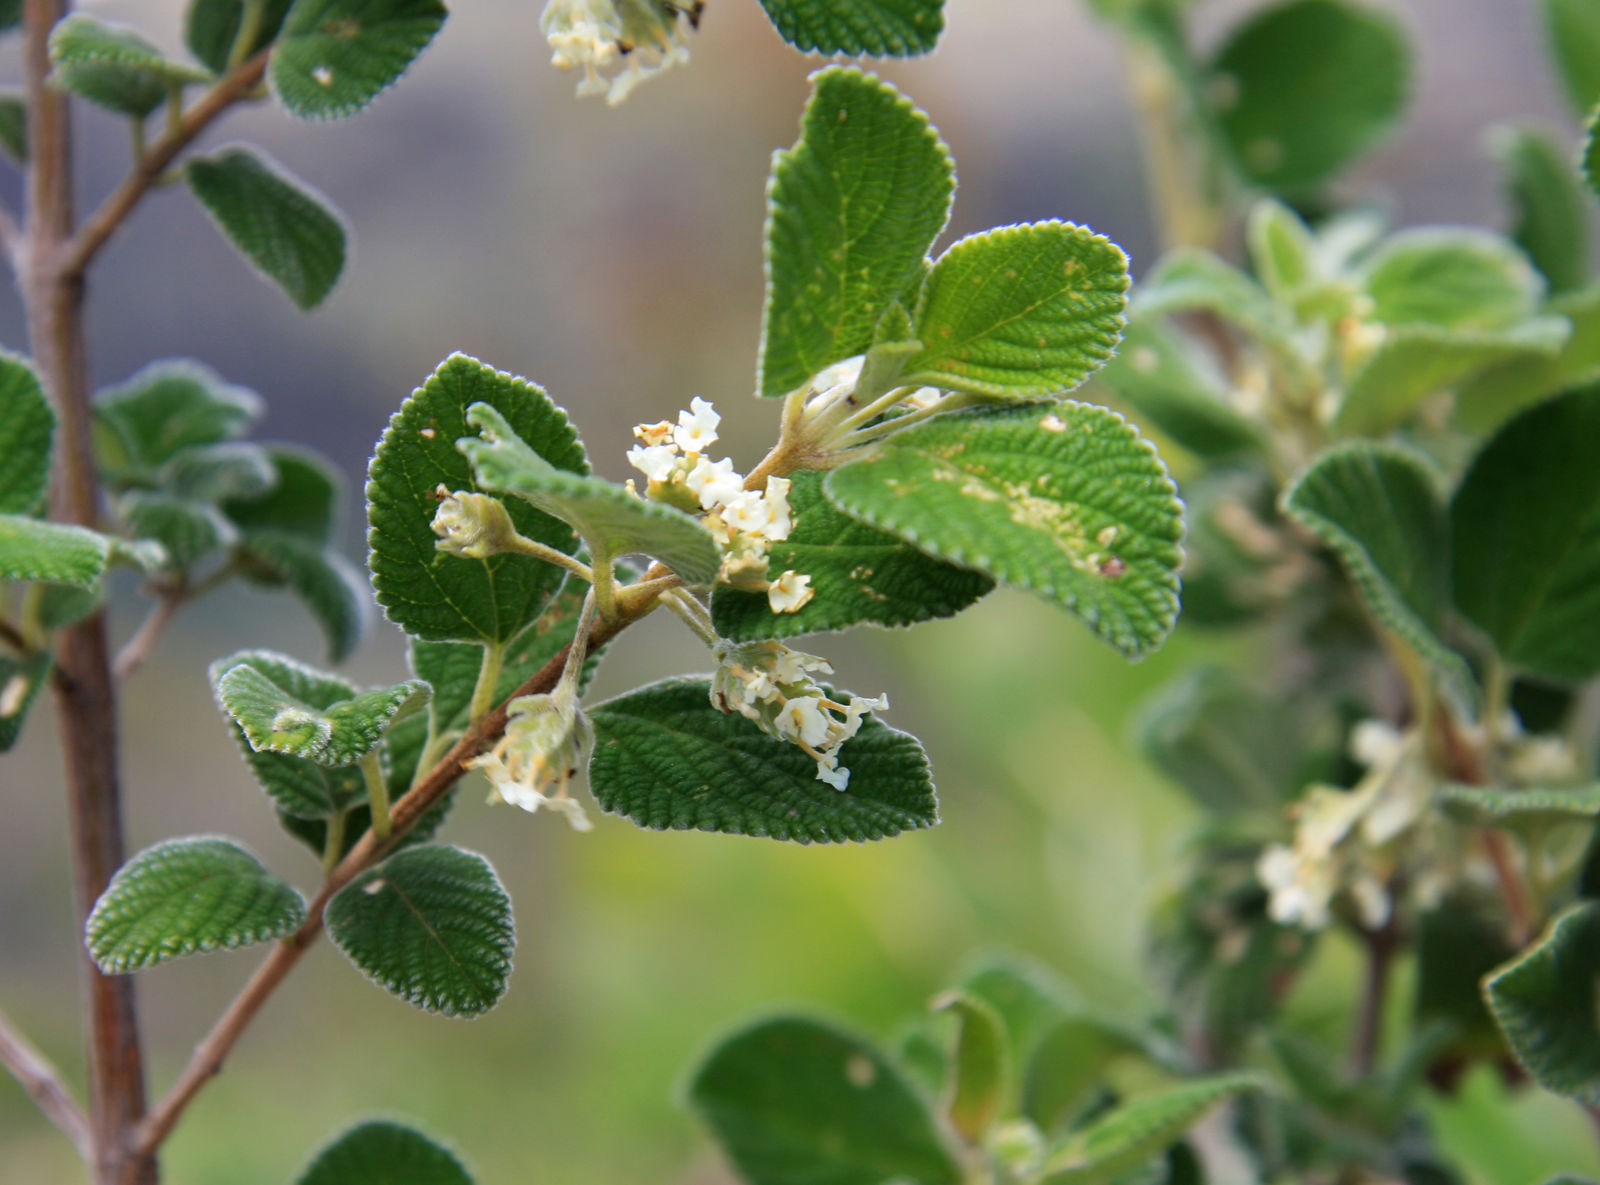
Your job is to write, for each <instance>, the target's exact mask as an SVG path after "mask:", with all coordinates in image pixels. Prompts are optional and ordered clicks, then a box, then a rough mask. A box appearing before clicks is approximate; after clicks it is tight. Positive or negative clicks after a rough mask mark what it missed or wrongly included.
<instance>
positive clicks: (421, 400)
mask: <svg viewBox="0 0 1600 1185" xmlns="http://www.w3.org/2000/svg"><path fill="white" fill-rule="evenodd" d="M474 403H487V404H489V405H491V406H492V407H493V408H494V409H495V410H496V411H498V412H499V413H500V414H501V415H502V416H504V417H505V419H506V423H507V424H509V425H510V427H511V429H512V431H514V432H515V433H516V434H517V435H518V436H519V437H521V438H522V439H523V440H524V441H525V442H527V444H528V445H529V446H530V447H532V449H533V450H534V451H535V452H536V453H538V454H539V455H540V456H541V457H543V458H544V459H545V460H546V461H549V462H550V463H551V464H552V465H554V466H555V467H556V468H558V469H565V470H567V471H568V472H571V473H576V474H578V475H580V476H583V475H586V474H587V473H588V472H589V463H588V460H587V459H586V458H585V456H584V451H583V446H582V445H581V444H579V443H578V434H577V433H576V432H575V431H574V430H573V428H572V426H571V424H569V423H568V422H567V415H566V412H564V411H562V410H561V409H560V408H558V407H557V406H556V405H555V404H553V403H551V402H550V399H549V397H548V396H546V395H545V393H544V392H543V391H542V390H540V389H539V388H538V387H536V386H534V385H533V384H532V383H530V382H528V381H527V380H526V379H519V378H514V377H513V376H511V375H509V374H505V373H503V372H501V371H497V370H495V369H494V368H493V367H490V366H485V365H484V364H483V363H481V362H479V361H478V360H477V359H475V358H468V357H467V356H466V355H464V354H453V355H451V356H450V357H449V358H447V359H445V361H444V362H443V363H442V364H441V365H440V367H439V369H438V370H436V371H435V372H434V373H433V375H432V376H431V377H430V378H429V379H428V381H427V382H426V383H425V384H423V386H422V387H421V388H420V389H419V390H417V391H416V392H414V393H413V394H412V395H411V397H410V398H409V399H407V400H406V401H405V402H404V403H403V404H401V405H400V410H399V411H398V412H396V413H395V414H394V416H393V417H392V418H391V419H390V420H389V427H388V428H387V429H386V430H385V431H384V434H383V439H382V440H380V441H379V442H378V451H377V455H376V456H374V457H373V459H372V464H371V465H370V466H369V467H368V469H367V526H368V530H367V542H368V544H369V545H370V547H371V549H372V554H371V558H370V560H369V565H370V567H371V569H372V585H373V588H374V589H375V590H376V591H377V595H378V603H379V604H380V605H382V606H383V609H384V612H385V613H386V614H387V615H388V617H389V620H391V621H393V622H394V623H395V624H396V625H398V626H399V627H400V628H401V629H403V630H405V632H406V633H408V634H410V635H411V636H413V637H418V638H425V639H427V640H428V641H432V642H476V641H504V640H506V639H508V638H512V637H515V636H516V635H517V634H518V633H520V632H521V631H522V629H523V627H525V626H526V625H528V623H529V622H531V621H533V620H534V619H535V618H537V617H538V616H539V614H540V612H541V611H542V610H543V608H544V606H545V604H546V603H547V602H548V600H549V598H550V595H551V594H552V593H553V592H554V591H555V590H556V588H557V587H558V586H559V585H560V583H561V581H562V578H563V576H564V575H565V574H564V573H563V572H562V570H561V569H560V568H557V567H555V566H554V565H553V564H547V563H545V562H544V561H543V560H535V559H530V558H529V557H527V556H519V555H497V556H492V557H491V558H489V559H487V560H471V559H466V558H464V557H462V556H455V555H446V554H445V553H444V552H441V551H440V550H438V548H437V547H435V546H434V545H435V544H436V543H437V542H438V536H436V535H435V534H434V533H433V526H432V524H433V515H434V511H435V510H437V509H438V501H437V495H436V492H435V491H436V490H437V489H438V487H439V486H441V485H442V486H444V487H445V489H446V490H450V491H453V492H454V491H461V490H468V491H477V488H478V487H477V486H476V485H475V484H474V483H473V480H472V466H471V464H470V462H468V460H467V459H466V457H464V456H462V455H461V453H460V452H459V451H458V450H457V449H456V441H457V440H459V439H460V438H461V437H463V436H466V435H467V434H468V428H467V419H466V416H467V408H468V407H470V406H471V405H472V404H474ZM506 509H507V511H508V512H509V513H510V515H511V521H512V523H513V524H514V525H515V526H516V528H517V530H518V531H519V532H521V533H522V534H523V535H526V536H527V537H528V538H530V539H534V540H536V541H538V542H540V543H544V544H548V545H549V546H551V547H554V548H556V549H557V550H558V551H565V552H571V551H573V550H574V549H575V548H576V547H577V543H578V541H577V537H576V536H575V535H574V534H573V532H572V529H571V528H570V527H568V526H567V525H566V524H565V523H563V522H561V521H560V520H559V519H555V518H552V517H551V516H550V515H547V514H545V513H544V512H543V511H542V510H537V509H535V508H534V507H533V506H532V505H531V504H528V503H524V502H522V501H520V500H518V501H516V502H514V503H512V504H509V505H507V507H506Z"/></svg>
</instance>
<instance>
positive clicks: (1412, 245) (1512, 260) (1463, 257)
mask: <svg viewBox="0 0 1600 1185" xmlns="http://www.w3.org/2000/svg"><path fill="white" fill-rule="evenodd" d="M1361 283H1362V288H1363V290H1364V291H1365V293H1366V294H1367V295H1368V296H1369V297H1371V298H1372V313H1371V317H1372V319H1373V320H1374V321H1380V322H1382V323H1383V324H1385V325H1430V326H1435V327H1437V328H1440V329H1455V330H1492V329H1505V328H1507V327H1508V326H1511V325H1515V324H1516V323H1517V322H1519V321H1521V320H1523V319H1525V318H1526V317H1528V316H1530V315H1532V314H1533V312H1534V311H1535V309H1536V308H1537V306H1538V302H1539V298H1540V296H1541V295H1542V294H1543V292H1544V281H1543V279H1542V278H1541V277H1540V276H1539V274H1538V273H1537V272H1536V271H1534V270H1533V266H1532V265H1531V264H1530V263H1529V262H1528V259H1527V256H1525V255H1523V254H1522V252H1520V251H1518V250H1517V249H1516V248H1515V247H1513V246H1512V245H1511V244H1510V243H1509V242H1507V241H1506V240H1505V239H1503V238H1501V237H1500V236H1499V235H1496V234H1491V233H1490V232H1488V231H1481V230H1471V229H1465V228H1448V229H1444V228H1438V227H1421V228H1417V229H1414V230H1406V231H1401V232H1400V233H1399V234H1396V235H1391V236H1390V237H1389V238H1388V239H1386V240H1385V241H1384V243H1383V245H1382V246H1381V247H1379V248H1378V249H1377V250H1376V251H1375V252H1373V254H1372V257H1371V259H1369V260H1368V261H1367V263H1366V265H1365V267H1364V268H1363V275H1362V277H1361Z"/></svg>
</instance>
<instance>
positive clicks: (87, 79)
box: [50, 13, 211, 119]
mask: <svg viewBox="0 0 1600 1185" xmlns="http://www.w3.org/2000/svg"><path fill="white" fill-rule="evenodd" d="M50 63H51V66H52V67H53V69H52V70H51V72H50V81H51V83H52V84H54V85H55V86H57V87H60V88H61V89H62V90H66V91H71V92H72V93H73V94H75V95H79V96H81V97H82V98H85V99H88V100H89V101H90V102H91V103H97V104H99V105H100V106H101V107H106V108H109V109H110V110H112V111H115V112H117V113H118V114H121V115H128V116H132V117H134V118H135V119H143V118H144V117H145V116H147V115H149V114H150V113H151V112H152V111H154V110H155V109H156V108H157V107H159V106H161V104H162V103H164V102H166V100H167V92H168V91H169V90H172V89H175V88H182V87H183V86H185V85H187V84H189V83H194V82H209V81H210V80H211V75H210V74H208V73H206V72H205V71H204V70H196V69H195V68H194V67H192V66H185V65H183V64H182V63H181V62H174V61H170V60H169V59H167V58H166V57H165V56H164V55H163V54H162V53H161V51H160V50H159V49H157V48H156V47H155V46H154V45H152V44H150V42H148V41H146V40H145V39H144V37H142V36H141V35H140V34H139V33H138V32H136V31H135V30H133V29H131V28H129V27H127V26H126V25H118V24H111V23H109V22H104V21H99V20H96V19H95V18H94V17H92V16H86V15H84V14H83V13H73V14H72V15H70V16H68V17H67V18H66V19H64V20H62V21H61V22H60V23H59V24H57V25H56V27H55V28H53V29H51V30H50Z"/></svg>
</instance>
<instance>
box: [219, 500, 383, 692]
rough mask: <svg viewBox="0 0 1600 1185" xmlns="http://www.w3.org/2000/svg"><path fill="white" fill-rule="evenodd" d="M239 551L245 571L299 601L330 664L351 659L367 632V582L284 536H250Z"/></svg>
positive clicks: (326, 553) (346, 565) (308, 544)
mask: <svg viewBox="0 0 1600 1185" xmlns="http://www.w3.org/2000/svg"><path fill="white" fill-rule="evenodd" d="M240 550H241V558H242V560H243V562H244V563H245V565H246V568H247V571H249V572H250V573H251V574H252V575H254V576H255V577H256V578H257V579H265V580H267V581H270V582H272V583H282V584H286V585H288V586H289V588H291V589H292V590H293V591H294V593H295V595H296V596H298V597H299V598H300V600H301V603H303V604H304V605H305V607H306V608H307V609H308V610H309V611H310V613H311V616H312V617H313V618H314V619H315V620H316V622H317V625H318V626H320V627H321V629H322V636H323V637H324V638H325V639H326V640H327V644H328V661H329V662H341V661H343V660H344V659H345V658H347V657H349V655H350V653H351V652H352V651H354V650H355V648H356V646H357V645H358V644H359V643H360V641H361V636H362V634H363V633H364V632H365V631H366V626H367V615H368V612H369V605H370V602H369V601H368V599H367V598H368V595H369V594H368V590H367V585H366V582H365V581H364V580H362V579H361V575H360V573H358V572H357V571H356V570H355V568H354V567H353V566H352V565H351V563H350V561H349V560H347V559H345V558H344V556H342V555H340V554H339V553H338V552H337V551H334V550H333V549H332V548H330V547H323V546H320V545H318V544H316V543H313V542H312V541H311V540H309V539H307V538H305V537H304V536H303V535H297V534H291V533H290V532H288V531H276V530H257V531H249V532H247V533H246V534H245V537H244V540H243V543H242V545H241V549H240Z"/></svg>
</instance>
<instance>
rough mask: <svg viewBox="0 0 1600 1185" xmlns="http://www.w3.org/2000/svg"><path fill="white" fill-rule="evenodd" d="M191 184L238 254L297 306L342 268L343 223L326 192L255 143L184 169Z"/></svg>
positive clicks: (313, 302) (305, 304)
mask: <svg viewBox="0 0 1600 1185" xmlns="http://www.w3.org/2000/svg"><path fill="white" fill-rule="evenodd" d="M183 175H184V179H185V180H186V181H188V183H189V189H190V190H191V191H192V192H193V193H194V196H195V197H196V198H197V199H199V201H200V204H201V205H202V206H204V207H205V208H206V213H208V214H210V215H211V217H212V219H213V220H214V221H215V222H216V224H217V226H218V228H219V229H220V230H221V231H222V233H223V234H224V235H226V236H227V237H228V240H229V242H231V243H232V244H233V245H234V246H235V247H237V248H238V249H239V251H240V253H241V254H242V255H244V257H245V258H246V259H248V260H249V261H250V262H251V263H252V264H253V265H255V267H256V269H257V270H259V271H260V272H261V274H262V275H264V276H265V277H266V278H267V279H269V280H271V281H272V282H273V283H275V284H276V285H278V287H280V288H282V289H283V291H284V294H285V295H287V296H288V298H289V299H290V300H292V301H293V302H294V304H295V307H296V308H298V309H301V310H309V309H314V308H316V307H317V306H318V305H319V304H321V303H322V301H323V299H324V298H325V297H326V296H327V295H328V293H329V292H331V291H332V290H333V286H334V284H335V283H336V282H337V281H338V279H339V273H340V272H341V271H343V270H344V257H345V238H346V231H345V227H344V222H343V221H342V220H341V219H340V217H339V215H338V214H337V213H336V212H335V211H334V210H333V209H332V207H331V206H330V205H329V204H328V201H327V199H326V198H324V197H323V196H322V195H321V194H319V193H317V192H315V191H314V190H312V189H310V188H309V187H307V186H306V185H305V183H304V182H302V181H300V180H299V179H297V178H295V177H293V176H291V175H290V174H289V173H288V172H287V171H286V170H285V169H284V168H283V166H282V165H280V164H278V162H277V161H275V160H273V159H272V158H271V157H269V156H267V155H266V153H264V152H262V151H261V150H260V149H256V148H249V147H245V146H242V145H236V146H234V147H231V148H224V149H222V150H221V151H219V152H215V153H213V154H211V155H210V156H197V157H193V158H191V159H190V160H189V162H188V164H186V165H185V166H184V169H183Z"/></svg>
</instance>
